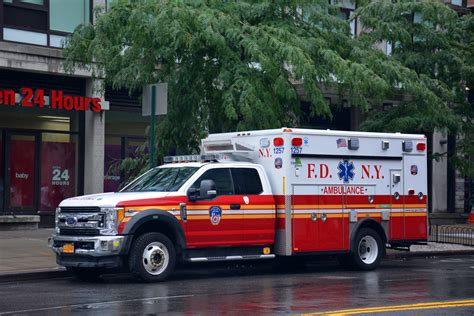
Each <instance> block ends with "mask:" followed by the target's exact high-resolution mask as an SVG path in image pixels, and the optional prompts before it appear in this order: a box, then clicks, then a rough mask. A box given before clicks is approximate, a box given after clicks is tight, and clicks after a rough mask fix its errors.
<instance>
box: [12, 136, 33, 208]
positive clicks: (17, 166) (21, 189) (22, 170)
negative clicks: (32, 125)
mask: <svg viewBox="0 0 474 316" xmlns="http://www.w3.org/2000/svg"><path fill="white" fill-rule="evenodd" d="M35 162H36V152H35V136H33V135H17V134H13V135H11V136H10V142H9V183H10V194H9V205H8V206H9V208H11V209H31V208H33V207H34V206H35V180H36V177H35V165H36V163H35Z"/></svg>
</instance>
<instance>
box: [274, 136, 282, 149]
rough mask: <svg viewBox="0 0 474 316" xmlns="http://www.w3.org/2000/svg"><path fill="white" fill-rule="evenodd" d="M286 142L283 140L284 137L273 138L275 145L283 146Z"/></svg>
mask: <svg viewBox="0 0 474 316" xmlns="http://www.w3.org/2000/svg"><path fill="white" fill-rule="evenodd" d="M284 144H285V141H284V140H283V138H282V137H276V138H274V139H273V146H275V147H281V146H283V145H284Z"/></svg>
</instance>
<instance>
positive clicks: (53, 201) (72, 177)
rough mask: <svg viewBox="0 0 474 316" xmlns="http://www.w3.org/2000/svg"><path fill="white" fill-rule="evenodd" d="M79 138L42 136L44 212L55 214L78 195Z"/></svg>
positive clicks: (58, 134)
mask: <svg viewBox="0 0 474 316" xmlns="http://www.w3.org/2000/svg"><path fill="white" fill-rule="evenodd" d="M77 144H78V142H77V136H76V135H70V134H62V133H42V142H41V169H40V170H41V189H40V192H41V193H40V194H41V198H40V201H41V203H40V210H41V212H42V213H43V212H50V213H52V212H54V210H55V208H56V207H57V206H58V204H59V203H60V202H61V201H62V200H64V199H66V198H69V197H72V196H75V195H76V194H77V178H78V177H77V164H78V146H77Z"/></svg>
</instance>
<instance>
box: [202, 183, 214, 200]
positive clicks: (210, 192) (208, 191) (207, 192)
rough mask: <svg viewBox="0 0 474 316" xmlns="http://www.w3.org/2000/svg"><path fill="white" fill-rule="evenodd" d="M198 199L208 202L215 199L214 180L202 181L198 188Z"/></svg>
mask: <svg viewBox="0 0 474 316" xmlns="http://www.w3.org/2000/svg"><path fill="white" fill-rule="evenodd" d="M199 190H200V192H199V199H200V200H210V199H213V198H215V197H216V195H217V191H216V183H215V182H214V180H202V181H201V185H200V188H199Z"/></svg>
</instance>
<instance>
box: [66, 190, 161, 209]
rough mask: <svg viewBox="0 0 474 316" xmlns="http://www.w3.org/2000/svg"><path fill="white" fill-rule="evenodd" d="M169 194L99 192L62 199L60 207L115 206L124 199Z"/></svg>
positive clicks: (130, 199) (153, 197)
mask: <svg viewBox="0 0 474 316" xmlns="http://www.w3.org/2000/svg"><path fill="white" fill-rule="evenodd" d="M167 195H169V192H118V193H114V192H111V193H99V194H89V195H82V196H76V197H72V198H69V199H66V200H63V201H62V202H61V203H60V204H59V206H60V207H83V206H92V207H115V206H116V205H117V204H118V203H120V202H124V201H133V200H142V199H156V198H162V197H165V196H167Z"/></svg>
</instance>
